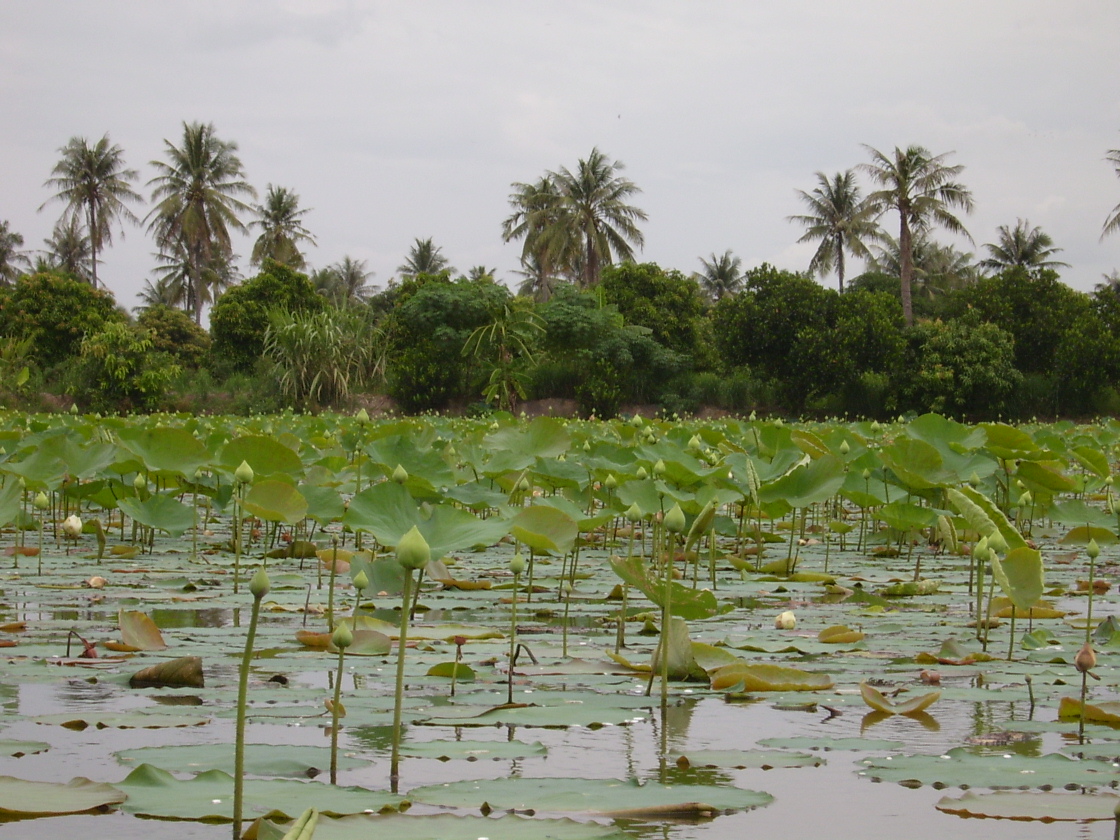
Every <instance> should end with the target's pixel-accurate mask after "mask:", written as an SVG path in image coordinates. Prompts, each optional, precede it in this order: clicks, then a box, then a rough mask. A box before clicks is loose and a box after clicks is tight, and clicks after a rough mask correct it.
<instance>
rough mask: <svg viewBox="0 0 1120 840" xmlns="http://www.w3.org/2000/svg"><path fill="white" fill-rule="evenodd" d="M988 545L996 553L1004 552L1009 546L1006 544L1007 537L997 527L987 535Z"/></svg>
mask: <svg viewBox="0 0 1120 840" xmlns="http://www.w3.org/2000/svg"><path fill="white" fill-rule="evenodd" d="M988 547H989V548H991V549H992V551H994V552H996V553H997V554H1006V553H1007V549H1008V548H1010V546H1009V545H1008V544H1007V539H1006V538H1005V537H1004V536H1003V534H1002V533H1000V530H999V529H998V528H997V529H996V530H995V531H993V532H992V533H991V534H989V535H988Z"/></svg>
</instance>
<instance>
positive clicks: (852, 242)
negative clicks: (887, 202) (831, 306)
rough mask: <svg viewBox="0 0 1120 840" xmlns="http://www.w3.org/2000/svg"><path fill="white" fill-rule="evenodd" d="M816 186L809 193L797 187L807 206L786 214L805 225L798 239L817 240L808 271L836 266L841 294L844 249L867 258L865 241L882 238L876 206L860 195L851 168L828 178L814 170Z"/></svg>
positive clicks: (818, 270)
mask: <svg viewBox="0 0 1120 840" xmlns="http://www.w3.org/2000/svg"><path fill="white" fill-rule="evenodd" d="M816 175H817V182H818V185H817V186H816V187H815V188H814V189H813V191H812V192H805V191H804V190H798V191H797V194H798V196H800V198H801V200H802V201H803V202H804V203H805V204H806V205H807V206H808V208H809V212H808V213H807V214H805V215H804V216H788V217H787V219H788V220H789V221H791V222H800V223H801V224H803V225H804V226H805V228H806V230H805V233H804V234H803V235H802V237H801V238H800V239H798V240H797V241H798V242H813V241H815V240H818V239H819V240H820V243H821V244H820V246H818V248H817V252H816V253H815V254H813V259H812V260H810V261H809V270H810V271H813V272H816V273H817V274H819V275H820V276H822V277H823V276H824V275H826V274H828V273H829V272H830V271H832V269H833V268H835V269H836V274H837V277H838V278H839V284H840V294H844V252H845V251H847V252H848V253H849V254H851V255H852V256H853V257H861V258H866V257H868V256H869V255H870V254H869V252H868V250H867V245H866V244H864V240H865V239H868V240H877V239H880V238H881V237H882V231H881V230H880V228H879V223H878V222H877V221H876V218H877V216H878V215H879V213H878V209H877V208H876V206H875V205H874V204H873V203H872V202H870V201H869V200H868V199H865V198H863V197H862V196H861V195H860V190H859V185H858V184H857V183H856V175H855V172H853V171H852V170H851V169H849V170H847V171H845V172H837V173H836V174H835V175H834V176H832V179H831V180H829V178H828V176H826V175H825V174H824V173H823V172H818V173H816Z"/></svg>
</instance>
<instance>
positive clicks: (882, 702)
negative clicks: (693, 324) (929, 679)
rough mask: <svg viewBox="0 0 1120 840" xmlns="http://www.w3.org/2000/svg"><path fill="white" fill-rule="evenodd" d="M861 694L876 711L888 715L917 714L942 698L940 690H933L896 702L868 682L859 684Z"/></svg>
mask: <svg viewBox="0 0 1120 840" xmlns="http://www.w3.org/2000/svg"><path fill="white" fill-rule="evenodd" d="M859 694H860V697H862V698H863V702H864V703H866V704H867V705H868V706H870V707H871V708H872V709H874V710H875V711H877V712H882V713H883V714H887V715H916V714H919V713H921V712H924V711H925V710H926V709H928V708H929V707H930V706H932V705H933V704H934V703H936V702H937V701H938V700H940V699H941V692H940V691H931V692H929V693H928V694H923V695H921V696H920V697H912V698H910V699H909V700H905V701H903V702H901V703H896V702H894V701H893V700H890V699H888V698H887V697H886V695H884V694H883V692H881V691H879V689H877V688H875V687H874V686H871V685H868V684H867V683H866V682H861V683H860V684H859Z"/></svg>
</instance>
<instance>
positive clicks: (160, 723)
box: [31, 710, 210, 732]
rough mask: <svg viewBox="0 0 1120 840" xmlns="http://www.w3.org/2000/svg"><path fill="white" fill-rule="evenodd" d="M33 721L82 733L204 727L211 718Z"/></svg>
mask: <svg viewBox="0 0 1120 840" xmlns="http://www.w3.org/2000/svg"><path fill="white" fill-rule="evenodd" d="M31 720H33V721H35V722H36V723H42V724H47V725H53V726H61V727H64V728H65V729H73V730H76V731H79V732H80V731H81V730H83V729H88V728H89V727H91V726H93V727H95V728H97V729H171V728H175V727H179V726H202V725H203V724H206V723H209V722H210V718H208V717H200V716H197V715H196V716H190V715H165V714H158V713H148V712H142V711H133V712H97V711H92V710H91V711H90V712H87V713H85V714H80V715H75V714H73V713H70V714H67V713H65V712H62V713H59V714H54V715H39V716H38V717H33V718H31Z"/></svg>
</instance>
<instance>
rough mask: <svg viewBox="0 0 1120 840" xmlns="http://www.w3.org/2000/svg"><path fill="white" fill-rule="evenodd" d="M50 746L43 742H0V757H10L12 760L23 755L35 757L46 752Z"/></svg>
mask: <svg viewBox="0 0 1120 840" xmlns="http://www.w3.org/2000/svg"><path fill="white" fill-rule="evenodd" d="M50 748H51V745H50V744H47V743H45V742H43V741H10V740H6V739H5V740H0V755H10V756H11V757H12V758H23V757H24V756H25V755H35V754H36V753H41V752H46V751H47V750H49V749H50Z"/></svg>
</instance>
